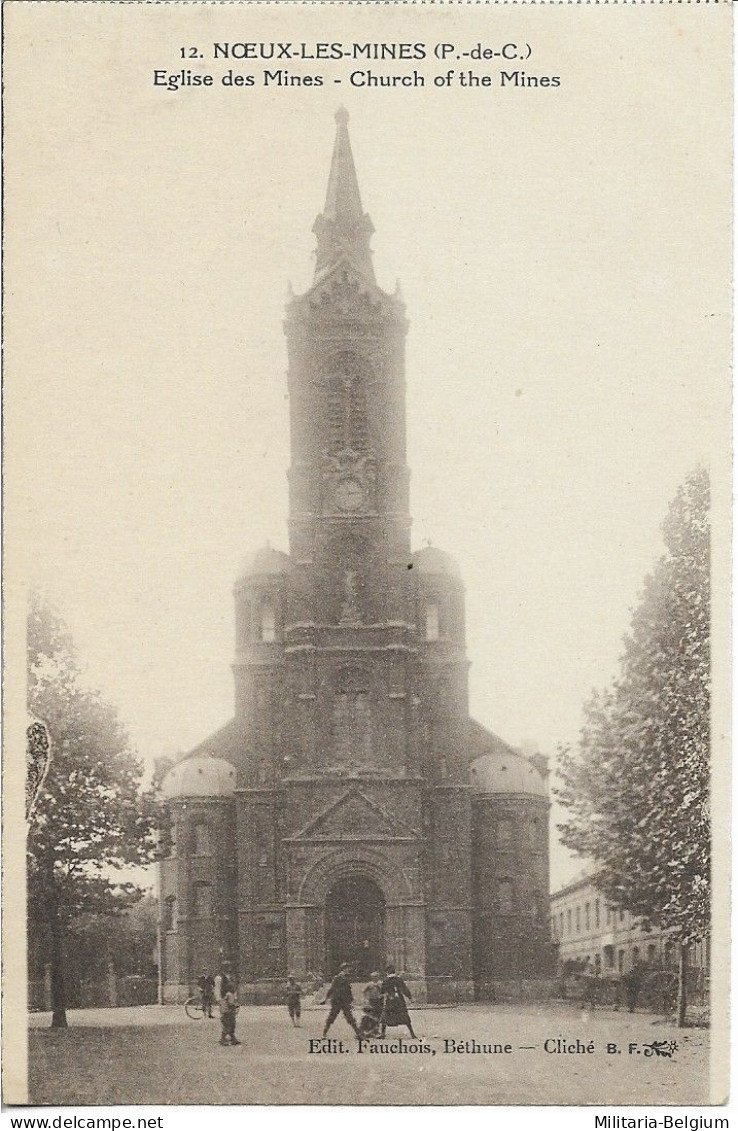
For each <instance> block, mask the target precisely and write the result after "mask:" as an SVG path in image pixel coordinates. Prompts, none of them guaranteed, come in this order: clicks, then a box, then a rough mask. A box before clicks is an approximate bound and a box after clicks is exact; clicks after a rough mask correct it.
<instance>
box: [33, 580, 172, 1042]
mask: <svg viewBox="0 0 738 1131" xmlns="http://www.w3.org/2000/svg"><path fill="white" fill-rule="evenodd" d="M27 648H28V708H29V711H30V713H31V714H32V715H33V716H35V718H37V719H39V720H41V721H42V722H43V723H44V724H45V726H46V728H47V730H48V733H49V737H50V740H51V744H52V761H51V765H50V767H49V770H48V773H47V776H46V780H45V782H44V784H43V788H42V790H41V792H40V793H39V796H38V798H37V799H36V804H35V808H34V812H33V819H32V822H31V824H30V827H29V831H28V899H29V912H30V914H31V916H32V917H33V918H35V919H37V920H40V921H41V922H42V923H43V926H44V928H45V933H47V934H48V938H49V940H50V944H49V945H50V954H49V962H50V965H51V982H52V1003H53V1018H52V1026H54V1027H64V1026H66V1010H65V992H64V950H65V946H64V938H65V933H66V931H67V929H68V926H69V924H70V922H71V921H73V920H75V919H77V918H78V917H79V916H81V915H84V914H89V913H92V914H115V913H117V912H118V911H120V909H121V908H122V907H124V906H130V904H131V903H132V902H134V901H135V900H137V899H138V898H139V897H140V895H141V889H140V888H138V887H137V886H136V885H135V884H133V883H131V882H125V881H123V882H116V881H115V879H114V878H113V877H114V876H115V871H116V869H121V868H125V867H126V866H130V865H138V864H145V863H147V862H148V861H149V860H150V859H151V858H152V856H153V850H154V836H153V811H152V806H151V804H150V802H148V800H147V798H145V797H144V796H143V795H142V794H141V791H140V779H141V770H142V767H141V764H140V763H139V762H138V760H137V759H136V758H135V757H134V755H133V753H132V751H131V749H130V746H129V742H128V738H127V735H126V734H125V732H124V730H123V728H122V727H121V725H120V722H119V721H118V719H117V717H116V713H115V711H114V709H113V708H112V707H111V706H110V705H109V704H107V703H105V702H104V701H103V700H102V699H101V698H100V696H99V695H98V694H97V693H95V692H94V691H91V690H89V689H88V688H86V687H85V686H84V682H83V680H82V679H81V676H80V668H79V664H78V661H77V657H76V654H75V649H74V646H73V643H72V639H71V636H70V634H69V631H68V630H67V628H66V626H65V624H64V622H63V621H62V619H61V618H60V617H59V615H58V613H56V612H55V610H54V609H53V608H51V607H50V606H49V605H48V603H47V602H46V601H44V600H43V599H42V598H41V597H40V596H39V595H37V594H34V595H33V597H32V599H31V607H30V611H29V617H28V644H27Z"/></svg>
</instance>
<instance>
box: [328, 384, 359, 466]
mask: <svg viewBox="0 0 738 1131" xmlns="http://www.w3.org/2000/svg"><path fill="white" fill-rule="evenodd" d="M327 417H328V431H329V437H328V444H329V448H330V450H331V451H332V452H341V451H343V450H344V449H346V448H352V449H353V450H354V451H355V452H361V451H364V450H365V449H366V448H367V446H368V441H369V426H368V420H367V409H366V393H365V391H364V383H363V381H362V380H361V378H359V377H353V376H351V375H341V376H336V377H332V378H331V380H330V382H329V385H328V414H327Z"/></svg>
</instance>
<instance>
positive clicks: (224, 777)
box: [161, 754, 236, 801]
mask: <svg viewBox="0 0 738 1131" xmlns="http://www.w3.org/2000/svg"><path fill="white" fill-rule="evenodd" d="M161 790H162V793H163V794H164V796H165V797H166V798H167V799H168V800H170V801H171V800H173V799H175V798H180V797H232V796H233V795H234V793H235V791H236V769H235V767H234V766H232V765H231V763H230V762H226V761H225V760H224V759H223V758H213V757H212V756H211V755H208V754H206V755H196V756H194V757H192V758H184V759H183V760H182V761H181V762H177V764H176V766H173V767H172V769H171V770H170V771H169V773H168V774H167V775H166V777H165V778H164V780H163V781H162V783H161Z"/></svg>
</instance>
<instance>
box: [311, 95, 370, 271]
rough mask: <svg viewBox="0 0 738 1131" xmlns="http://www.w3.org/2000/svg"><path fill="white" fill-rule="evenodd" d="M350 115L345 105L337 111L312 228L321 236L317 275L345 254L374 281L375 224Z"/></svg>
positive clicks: (359, 269) (328, 268) (317, 257)
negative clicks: (365, 203)
mask: <svg viewBox="0 0 738 1131" xmlns="http://www.w3.org/2000/svg"><path fill="white" fill-rule="evenodd" d="M348 117H349V116H348V112H347V111H346V110H345V109H344V108H343V107H341V109H340V110H338V112H337V113H336V126H337V129H336V140H335V144H334V146H333V158H332V160H331V171H330V175H329V177H328V191H327V192H326V197H325V207H324V209H323V212H322V214H321V215H320V216H318V218H317V220H316V221H315V224H314V225H313V231H314V232H315V234H316V236H317V237H318V248H317V252H316V266H315V277H316V279H318V278H320V277H321V276H323V275H325V274H326V272H327V271H329V270H330V268H331V267H333V265H334V264H335V263H337V262H338V260H339V259H340V258H342V257H343V256H345V257H346V258H347V259H349V260H350V262H351V263H352V264H353V266H354V267H355V268H356V269H357V270H358V271H359V273H360V274H362V275H364V276H365V277H366V278H368V279H370V280H371V281H372V282H374V269H373V267H372V253H371V249H370V247H369V240H370V237H371V234H372V232H373V231H374V227H373V225H372V222H371V220H370V219H369V217H368V216H367V215H366V213H365V212H364V210H363V209H362V206H361V195H360V193H359V182H358V180H357V177H356V167H355V165H354V157H353V154H352V152H351V141H350V139H349V132H348Z"/></svg>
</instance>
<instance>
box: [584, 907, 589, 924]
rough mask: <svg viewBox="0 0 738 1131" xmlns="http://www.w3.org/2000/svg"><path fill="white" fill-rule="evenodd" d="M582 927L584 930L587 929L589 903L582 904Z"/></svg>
mask: <svg viewBox="0 0 738 1131" xmlns="http://www.w3.org/2000/svg"><path fill="white" fill-rule="evenodd" d="M584 929H585V930H586V931H588V930H589V904H588V903H585V905H584Z"/></svg>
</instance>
